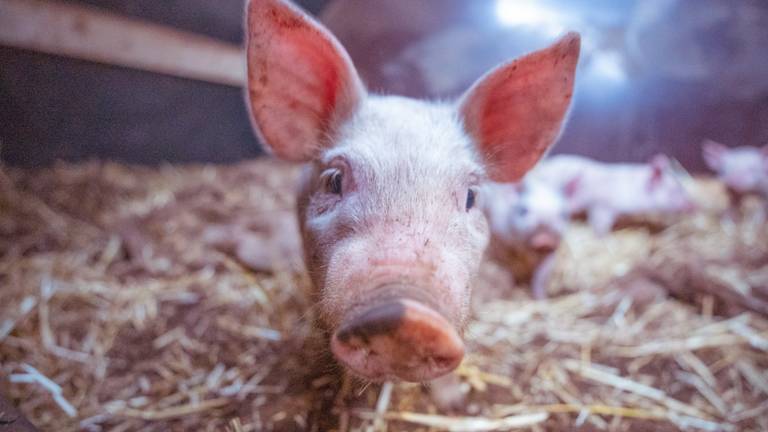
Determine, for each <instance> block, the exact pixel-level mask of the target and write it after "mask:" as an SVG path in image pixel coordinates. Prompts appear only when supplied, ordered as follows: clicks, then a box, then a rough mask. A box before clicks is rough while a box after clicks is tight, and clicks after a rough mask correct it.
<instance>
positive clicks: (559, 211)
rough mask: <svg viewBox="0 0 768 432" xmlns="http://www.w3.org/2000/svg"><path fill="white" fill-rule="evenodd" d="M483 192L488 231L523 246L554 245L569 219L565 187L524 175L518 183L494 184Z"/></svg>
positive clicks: (545, 248) (540, 247) (546, 249)
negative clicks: (557, 186) (561, 187)
mask: <svg viewBox="0 0 768 432" xmlns="http://www.w3.org/2000/svg"><path fill="white" fill-rule="evenodd" d="M483 192H484V196H483V197H484V201H485V203H484V208H485V209H486V214H487V216H488V220H489V223H490V225H491V235H493V236H495V237H496V238H499V239H500V240H502V241H503V242H504V243H507V244H509V245H510V246H514V247H519V248H523V249H532V250H535V251H538V252H552V251H554V250H555V249H557V247H558V246H559V244H560V240H561V238H562V235H563V232H564V231H565V229H566V228H567V227H568V223H569V219H570V215H569V211H568V203H567V200H566V196H565V193H564V191H561V190H559V189H558V188H556V187H554V186H553V185H551V184H548V183H546V182H544V181H542V180H538V179H535V178H526V179H525V180H524V181H522V182H520V183H518V184H494V185H492V186H490V187H487V188H486V189H484V191H483Z"/></svg>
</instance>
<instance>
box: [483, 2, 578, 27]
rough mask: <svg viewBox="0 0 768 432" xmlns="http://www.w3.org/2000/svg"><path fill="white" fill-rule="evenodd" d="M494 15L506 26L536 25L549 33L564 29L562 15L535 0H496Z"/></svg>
mask: <svg viewBox="0 0 768 432" xmlns="http://www.w3.org/2000/svg"><path fill="white" fill-rule="evenodd" d="M496 17H497V19H498V20H499V22H501V23H502V24H504V25H508V26H536V27H539V28H540V29H542V30H545V31H547V32H548V33H551V34H559V33H561V32H563V31H564V30H565V27H564V26H563V16H562V15H561V14H560V13H559V12H558V11H556V10H554V9H552V8H550V7H548V6H546V5H543V4H541V2H540V1H536V0H496Z"/></svg>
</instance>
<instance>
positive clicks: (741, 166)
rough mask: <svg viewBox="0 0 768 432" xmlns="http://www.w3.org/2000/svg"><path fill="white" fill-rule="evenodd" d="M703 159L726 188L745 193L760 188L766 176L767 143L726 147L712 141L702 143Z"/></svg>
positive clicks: (767, 164)
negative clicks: (758, 146)
mask: <svg viewBox="0 0 768 432" xmlns="http://www.w3.org/2000/svg"><path fill="white" fill-rule="evenodd" d="M702 151H703V154H704V161H705V162H706V163H707V165H708V166H709V167H710V168H711V169H712V170H714V171H715V172H716V173H717V176H718V177H719V178H720V179H721V180H722V181H723V183H725V185H726V186H728V188H730V189H732V190H733V191H735V192H739V193H747V192H753V191H757V190H759V189H760V187H761V186H762V185H761V183H762V182H765V181H766V180H765V179H766V178H768V145H766V146H764V147H763V148H762V149H758V148H756V147H735V148H730V149H729V148H728V147H726V146H724V145H722V144H719V143H716V142H714V141H707V142H705V143H704V144H703V145H702Z"/></svg>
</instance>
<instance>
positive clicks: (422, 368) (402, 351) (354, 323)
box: [331, 288, 464, 382]
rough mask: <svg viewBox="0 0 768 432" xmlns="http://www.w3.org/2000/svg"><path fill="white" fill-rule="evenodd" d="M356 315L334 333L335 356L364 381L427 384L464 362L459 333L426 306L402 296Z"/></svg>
mask: <svg viewBox="0 0 768 432" xmlns="http://www.w3.org/2000/svg"><path fill="white" fill-rule="evenodd" d="M411 291H413V288H411ZM357 309H358V310H360V312H356V313H355V314H352V315H351V316H350V318H348V319H345V320H343V321H342V322H341V324H340V326H339V328H338V329H337V330H336V331H335V332H334V334H333V336H332V338H331V351H332V352H333V354H334V356H335V357H336V358H337V359H338V360H339V361H340V362H341V363H342V364H344V365H345V366H346V367H348V368H349V369H350V370H351V371H352V372H353V373H355V374H357V375H359V376H361V377H363V378H365V379H369V380H373V381H381V380H385V379H392V378H397V379H401V380H403V381H411V382H419V381H427V380H431V379H434V378H437V377H439V376H442V375H445V374H446V373H448V372H450V371H451V370H453V369H455V368H456V367H457V366H458V365H459V363H461V360H462V358H463V357H464V344H463V342H462V339H461V337H460V336H459V334H458V332H457V331H456V329H455V328H454V327H453V326H452V325H451V324H450V323H449V322H448V320H447V319H446V318H445V317H444V316H443V315H442V314H440V313H439V312H438V311H437V310H436V308H434V307H431V306H428V305H427V304H425V302H422V301H419V300H414V299H411V298H407V297H402V296H398V297H390V298H387V299H383V300H379V301H377V302H376V303H375V304H374V305H371V306H367V307H365V308H357Z"/></svg>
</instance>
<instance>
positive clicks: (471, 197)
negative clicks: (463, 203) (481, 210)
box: [467, 188, 475, 211]
mask: <svg viewBox="0 0 768 432" xmlns="http://www.w3.org/2000/svg"><path fill="white" fill-rule="evenodd" d="M474 206H475V190H474V189H472V188H469V189H467V211H469V210H470V209H471V208H472V207H474Z"/></svg>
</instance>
